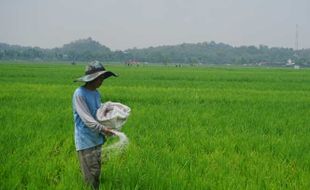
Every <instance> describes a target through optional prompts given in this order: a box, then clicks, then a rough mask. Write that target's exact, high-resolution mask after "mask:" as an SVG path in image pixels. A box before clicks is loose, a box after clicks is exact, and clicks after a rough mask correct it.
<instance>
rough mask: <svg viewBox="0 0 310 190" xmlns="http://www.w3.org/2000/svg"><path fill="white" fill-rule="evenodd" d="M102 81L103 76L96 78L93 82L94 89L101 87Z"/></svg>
mask: <svg viewBox="0 0 310 190" xmlns="http://www.w3.org/2000/svg"><path fill="white" fill-rule="evenodd" d="M103 80H104V76H103V75H100V76H99V77H97V78H96V79H95V80H94V83H93V84H94V87H95V88H99V87H100V86H101V85H102V82H103Z"/></svg>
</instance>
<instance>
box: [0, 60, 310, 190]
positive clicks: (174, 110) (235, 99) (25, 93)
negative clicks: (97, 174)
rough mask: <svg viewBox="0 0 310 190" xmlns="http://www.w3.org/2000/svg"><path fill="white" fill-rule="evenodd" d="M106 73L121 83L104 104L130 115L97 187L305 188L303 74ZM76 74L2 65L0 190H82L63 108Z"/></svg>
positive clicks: (58, 68) (309, 159)
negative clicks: (124, 142) (122, 145)
mask: <svg viewBox="0 0 310 190" xmlns="http://www.w3.org/2000/svg"><path fill="white" fill-rule="evenodd" d="M106 67H107V69H109V70H112V71H115V72H116V73H118V74H119V75H120V77H118V78H113V79H108V80H107V81H104V83H103V87H101V88H100V92H101V94H102V95H103V100H104V101H108V100H112V101H119V102H122V103H124V104H126V105H129V106H130V107H131V108H132V115H131V116H130V118H129V120H128V122H127V123H126V126H124V128H123V130H124V132H125V133H126V134H127V136H128V137H129V139H130V145H129V147H128V150H127V152H125V153H124V154H123V155H120V156H118V157H113V158H111V159H110V160H108V161H106V162H105V163H103V167H102V176H101V182H102V185H101V189H178V190H179V189H309V188H310V181H309V175H310V149H309V147H310V141H309V135H310V128H309V127H310V126H309V123H310V119H309V117H308V116H309V114H310V111H309V110H310V86H309V84H310V70H308V69H301V70H290V69H265V68H237V67H233V68H226V67H223V68H207V67H182V68H175V67H160V66H147V67H125V66H121V65H114V66H112V65H107V66H106ZM83 71H84V67H83V66H82V65H75V66H71V65H64V64H44V65H43V64H14V63H12V62H6V63H1V64H0V83H1V89H0V105H1V107H0V121H1V130H0V144H1V146H0V152H1V156H0V179H1V180H0V189H87V188H86V187H85V186H84V185H83V182H82V177H81V174H80V171H79V164H78V160H77V155H76V152H75V147H74V141H73V131H74V127H73V118H72V108H71V101H72V100H71V98H72V94H73V91H74V90H75V88H77V87H78V85H79V84H76V83H73V82H72V81H73V79H74V78H76V77H78V76H80V75H81V74H82V73H83ZM103 154H104V153H103Z"/></svg>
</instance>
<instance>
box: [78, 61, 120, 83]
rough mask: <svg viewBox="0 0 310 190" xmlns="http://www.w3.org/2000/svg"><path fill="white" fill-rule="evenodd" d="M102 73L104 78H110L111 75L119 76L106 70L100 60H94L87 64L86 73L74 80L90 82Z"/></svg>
mask: <svg viewBox="0 0 310 190" xmlns="http://www.w3.org/2000/svg"><path fill="white" fill-rule="evenodd" d="M100 75H103V76H104V79H106V78H109V77H110V76H115V77H117V74H115V73H113V72H111V71H107V70H105V68H104V67H103V65H102V64H101V63H100V62H99V61H92V62H90V63H89V64H88V65H87V66H86V69H85V75H84V76H82V77H80V78H78V79H75V80H74V82H90V81H92V80H95V79H96V78H97V77H99V76H100Z"/></svg>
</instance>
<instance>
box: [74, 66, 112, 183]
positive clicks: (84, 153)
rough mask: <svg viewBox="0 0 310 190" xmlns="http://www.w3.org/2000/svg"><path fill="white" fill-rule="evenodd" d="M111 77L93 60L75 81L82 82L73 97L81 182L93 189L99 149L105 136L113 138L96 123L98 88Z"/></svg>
mask: <svg viewBox="0 0 310 190" xmlns="http://www.w3.org/2000/svg"><path fill="white" fill-rule="evenodd" d="M111 76H117V75H116V74H114V73H113V72H111V71H106V70H105V68H104V67H103V65H102V64H101V63H100V62H98V61H94V62H91V63H89V64H88V65H87V66H86V71H85V75H84V76H82V77H80V78H78V79H76V80H75V82H84V83H85V84H84V85H82V86H80V87H79V88H77V89H76V90H75V92H74V94H73V101H72V103H73V117H74V124H75V132H74V134H75V146H76V150H77V153H78V157H79V161H80V167H81V170H82V173H83V176H84V180H85V182H86V183H87V184H88V185H90V186H91V187H92V188H93V189H99V184H100V171H101V149H102V145H103V143H104V142H105V135H107V136H109V135H113V132H112V131H111V129H110V128H107V127H105V126H103V125H101V124H100V123H99V122H98V121H97V120H96V111H97V109H98V108H99V107H100V104H101V98H100V94H99V92H98V90H97V89H98V88H99V87H100V86H101V84H102V82H103V81H104V80H105V79H107V78H109V77H111Z"/></svg>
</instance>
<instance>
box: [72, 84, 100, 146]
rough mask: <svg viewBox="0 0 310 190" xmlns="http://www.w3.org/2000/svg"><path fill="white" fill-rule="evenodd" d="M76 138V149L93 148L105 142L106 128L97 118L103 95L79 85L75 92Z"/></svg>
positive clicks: (73, 101)
mask: <svg viewBox="0 0 310 190" xmlns="http://www.w3.org/2000/svg"><path fill="white" fill-rule="evenodd" d="M72 104H73V117H74V125H75V130H74V139H75V146H76V150H77V151H79V150H83V149H87V148H91V147H94V146H97V145H101V144H103V143H104V140H105V139H104V135H103V134H102V130H103V128H104V126H103V125H101V124H100V123H99V122H98V121H97V120H96V119H95V118H96V111H97V109H98V108H99V107H100V105H101V97H100V94H99V92H98V91H97V90H94V91H92V90H88V89H86V88H85V87H82V86H81V87H79V88H77V89H76V90H75V92H74V94H73V100H72Z"/></svg>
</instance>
